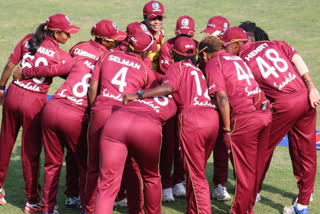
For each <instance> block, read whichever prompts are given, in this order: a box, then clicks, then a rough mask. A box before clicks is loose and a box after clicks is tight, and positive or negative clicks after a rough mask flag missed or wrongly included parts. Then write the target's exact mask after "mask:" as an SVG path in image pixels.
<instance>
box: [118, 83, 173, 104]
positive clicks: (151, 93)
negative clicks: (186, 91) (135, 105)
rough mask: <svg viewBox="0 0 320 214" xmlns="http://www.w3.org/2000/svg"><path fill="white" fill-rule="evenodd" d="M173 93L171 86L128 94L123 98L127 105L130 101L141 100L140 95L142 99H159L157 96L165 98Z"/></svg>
mask: <svg viewBox="0 0 320 214" xmlns="http://www.w3.org/2000/svg"><path fill="white" fill-rule="evenodd" d="M172 92H173V88H172V87H171V86H170V85H159V86H157V87H155V88H152V89H149V90H146V91H141V90H140V91H139V92H137V94H132V93H126V94H125V95H124V96H123V103H127V102H128V101H132V100H137V99H139V96H138V93H140V96H141V97H140V98H142V99H143V98H150V97H157V96H164V95H168V94H171V93H172Z"/></svg>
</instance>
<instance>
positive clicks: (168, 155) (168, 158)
mask: <svg viewBox="0 0 320 214" xmlns="http://www.w3.org/2000/svg"><path fill="white" fill-rule="evenodd" d="M162 133H163V139H162V147H161V156H160V174H161V183H162V188H163V189H167V188H171V187H172V186H173V185H175V184H178V183H181V182H183V181H184V171H183V164H182V161H181V157H180V152H179V139H178V123H177V117H176V116H174V117H172V118H170V119H169V120H168V121H167V122H166V124H165V125H164V126H163V131H162ZM172 163H174V170H173V174H172V175H171V169H172Z"/></svg>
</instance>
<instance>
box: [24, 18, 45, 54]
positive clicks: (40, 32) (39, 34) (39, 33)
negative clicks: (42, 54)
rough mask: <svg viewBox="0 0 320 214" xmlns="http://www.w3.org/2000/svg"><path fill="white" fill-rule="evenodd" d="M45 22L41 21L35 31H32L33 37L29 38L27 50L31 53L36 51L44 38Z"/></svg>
mask: <svg viewBox="0 0 320 214" xmlns="http://www.w3.org/2000/svg"><path fill="white" fill-rule="evenodd" d="M46 25H47V24H46V23H42V24H40V25H39V26H38V28H37V30H36V32H35V33H34V35H33V37H32V38H31V39H30V40H29V42H28V43H29V46H30V47H29V52H30V53H31V55H35V54H36V53H37V50H38V48H39V47H40V45H41V44H42V42H43V40H44V38H45V33H46V30H45V26H46Z"/></svg>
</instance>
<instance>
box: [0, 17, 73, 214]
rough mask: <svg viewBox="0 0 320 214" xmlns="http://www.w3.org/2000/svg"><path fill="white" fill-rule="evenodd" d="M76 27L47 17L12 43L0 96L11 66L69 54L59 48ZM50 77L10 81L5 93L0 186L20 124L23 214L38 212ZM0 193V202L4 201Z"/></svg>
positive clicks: (51, 60)
mask: <svg viewBox="0 0 320 214" xmlns="http://www.w3.org/2000/svg"><path fill="white" fill-rule="evenodd" d="M78 31H79V28H78V27H76V26H74V25H72V24H71V23H70V20H69V19H68V17H67V16H66V15H64V14H55V15H52V16H50V17H49V18H48V19H47V21H46V23H43V24H41V25H40V26H39V27H38V28H37V31H36V32H35V34H28V35H26V36H25V37H24V38H23V39H22V40H21V41H20V42H19V43H18V45H17V46H16V48H15V49H14V51H13V53H12V54H11V55H10V57H9V61H8V63H7V65H6V67H5V69H4V71H3V73H2V76H1V80H0V86H1V88H0V96H1V98H3V96H4V86H5V84H6V82H7V80H8V78H9V76H10V74H11V72H12V70H13V68H14V67H15V65H17V64H18V63H19V62H21V66H22V67H29V68H30V67H37V66H39V65H48V64H57V63H63V62H65V61H67V60H69V59H70V58H71V57H70V56H69V55H68V54H67V53H66V52H64V51H63V50H62V49H60V48H59V45H58V44H59V43H61V44H64V43H66V42H67V40H68V39H69V38H70V33H77V32H78ZM51 82H52V78H45V77H41V78H28V79H19V80H14V81H13V82H12V84H10V86H9V88H8V91H7V94H6V95H5V100H4V106H3V116H2V128H1V134H0V152H1V154H0V188H1V192H2V186H3V183H4V179H5V176H6V173H7V170H8V166H9V161H10V155H11V152H12V149H13V145H14V142H15V140H16V137H17V135H18V131H19V128H20V126H22V127H23V132H22V142H21V143H22V153H21V159H22V165H23V174H24V180H25V193H26V195H27V204H26V207H25V210H24V211H25V212H26V213H34V212H39V206H40V203H39V200H40V199H39V189H40V186H38V177H39V161H40V153H41V148H42V147H41V132H40V130H41V128H40V114H39V112H40V111H41V109H42V107H43V105H44V104H45V103H46V102H47V96H46V94H47V92H48V89H49V86H50V84H51ZM3 196H4V195H3V194H0V201H1V204H5V203H6V201H5V199H4V197H3Z"/></svg>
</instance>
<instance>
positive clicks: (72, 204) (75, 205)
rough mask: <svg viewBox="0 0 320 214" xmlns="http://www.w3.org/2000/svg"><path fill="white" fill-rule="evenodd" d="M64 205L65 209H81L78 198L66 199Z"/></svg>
mask: <svg viewBox="0 0 320 214" xmlns="http://www.w3.org/2000/svg"><path fill="white" fill-rule="evenodd" d="M64 205H65V207H66V208H71V209H80V207H81V201H80V196H72V197H68V198H67V199H66V202H65V203H64Z"/></svg>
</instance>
